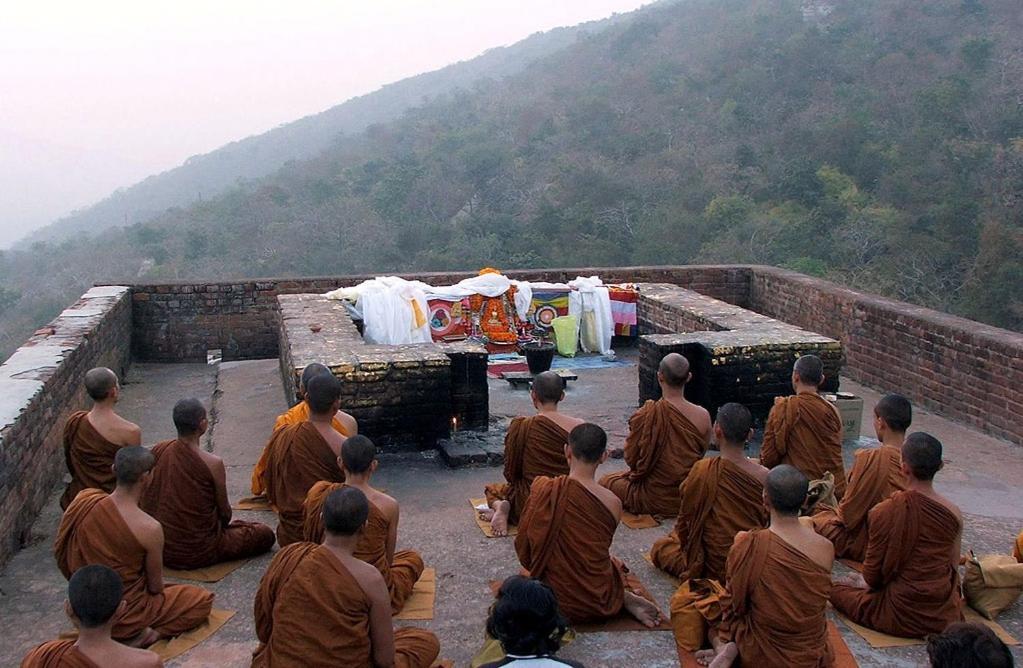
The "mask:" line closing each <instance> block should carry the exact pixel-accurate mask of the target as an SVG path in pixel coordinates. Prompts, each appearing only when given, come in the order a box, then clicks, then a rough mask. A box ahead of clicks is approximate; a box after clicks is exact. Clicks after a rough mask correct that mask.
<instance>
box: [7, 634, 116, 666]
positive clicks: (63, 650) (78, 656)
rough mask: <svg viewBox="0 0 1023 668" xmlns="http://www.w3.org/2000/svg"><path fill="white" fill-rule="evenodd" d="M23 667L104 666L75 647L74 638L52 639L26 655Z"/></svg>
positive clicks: (22, 663) (22, 662)
mask: <svg viewBox="0 0 1023 668" xmlns="http://www.w3.org/2000/svg"><path fill="white" fill-rule="evenodd" d="M21 668H103V667H102V666H100V665H99V664H98V663H96V662H94V661H93V660H92V659H90V658H89V657H87V656H85V655H84V654H82V653H81V652H80V651H79V650H78V648H77V647H75V641H74V640H51V641H50V642H47V643H43V644H42V645H39V646H38V647H36V648H35V649H33V650H32V651H31V652H29V653H28V654H26V655H25V658H24V659H23V660H22V661H21Z"/></svg>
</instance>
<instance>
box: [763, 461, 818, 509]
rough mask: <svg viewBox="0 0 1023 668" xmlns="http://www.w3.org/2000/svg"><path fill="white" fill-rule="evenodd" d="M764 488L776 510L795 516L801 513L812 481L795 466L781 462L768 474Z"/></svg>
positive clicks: (772, 506)
mask: <svg viewBox="0 0 1023 668" xmlns="http://www.w3.org/2000/svg"><path fill="white" fill-rule="evenodd" d="M764 488H765V489H766V491H767V498H768V500H769V501H770V502H771V508H773V509H774V511H775V512H777V513H778V514H779V515H788V516H793V515H799V510H800V509H801V508H802V507H803V503H805V502H806V493H807V491H808V490H809V489H810V481H809V480H808V479H807V477H806V476H805V475H803V473H802V472H801V471H800V470H799V469H797V468H796V467H795V466H789V465H788V464H779V465H778V466H775V467H774V468H773V469H771V472H770V473H768V474H767V482H766V483H764Z"/></svg>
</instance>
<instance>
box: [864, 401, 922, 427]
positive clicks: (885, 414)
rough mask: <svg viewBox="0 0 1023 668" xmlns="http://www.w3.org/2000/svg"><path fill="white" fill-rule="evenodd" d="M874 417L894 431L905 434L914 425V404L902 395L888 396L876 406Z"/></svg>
mask: <svg viewBox="0 0 1023 668" xmlns="http://www.w3.org/2000/svg"><path fill="white" fill-rule="evenodd" d="M874 415H876V416H877V417H879V418H881V419H882V420H884V421H885V424H887V425H888V426H889V427H890V428H891V429H892V430H894V431H901V432H905V431H906V430H907V429H909V425H911V424H913V404H911V403H909V399H907V398H906V397H904V396H902V395H901V394H886V395H885V396H883V397H881V401H879V402H877V405H876V406H874Z"/></svg>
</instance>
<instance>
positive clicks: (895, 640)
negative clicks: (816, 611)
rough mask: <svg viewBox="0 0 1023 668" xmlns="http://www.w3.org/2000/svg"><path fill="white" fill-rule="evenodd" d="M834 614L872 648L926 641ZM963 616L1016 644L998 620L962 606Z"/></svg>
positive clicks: (1011, 643)
mask: <svg viewBox="0 0 1023 668" xmlns="http://www.w3.org/2000/svg"><path fill="white" fill-rule="evenodd" d="M835 616H836V617H838V618H839V619H840V620H842V623H843V624H845V625H846V626H847V627H849V629H850V630H852V631H854V632H855V633H856V635H858V636H859V637H861V638H863V639H864V640H866V641H867V644H868V645H870V646H871V647H873V648H874V649H886V648H889V647H912V646H914V645H924V644H926V641H925V640H924V639H923V638H900V637H899V636H891V635H888V634H887V633H882V632H880V631H875V630H874V629H868V628H867V627H866V626H860V625H859V624H857V623H856V622H854V621H852V620H851V619H849V618H848V617H846V616H845V615H843V614H842V613H840V612H839V611H837V610H835ZM963 617H964V618H965V619H966V621H968V622H971V623H975V624H983V625H984V626H986V627H988V628H989V629H991V630H992V631H994V632H995V635H997V636H998V637H999V638H1000V639H1001V640H1002V642H1004V643H1005V644H1006V645H1018V644H1019V641H1018V640H1016V638H1014V637H1013V636H1012V635H1010V634H1009V632H1008V631H1006V630H1005V628H1004V627H1002V625H1001V624H999V623H998V622H993V621H991V620H990V619H985V618H984V617H981V616H980V613H978V612H977V611H976V610H974V609H973V608H971V607H968V606H964V607H963Z"/></svg>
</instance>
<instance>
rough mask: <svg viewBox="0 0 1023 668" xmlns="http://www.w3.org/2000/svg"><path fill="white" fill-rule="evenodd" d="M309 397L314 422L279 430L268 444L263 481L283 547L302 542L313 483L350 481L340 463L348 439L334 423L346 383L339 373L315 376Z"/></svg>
mask: <svg viewBox="0 0 1023 668" xmlns="http://www.w3.org/2000/svg"><path fill="white" fill-rule="evenodd" d="M306 401H307V402H309V410H310V414H309V420H308V421H307V422H299V423H298V424H296V425H292V426H290V427H284V428H283V429H279V430H278V431H276V432H275V433H274V437H273V439H272V440H271V441H270V444H269V445H268V446H267V467H266V471H264V473H263V482H264V483H265V485H266V495H267V498H269V499H270V503H271V504H272V505H273V507H274V509H275V510H276V511H277V518H278V523H277V542H278V543H279V544H280V546H281V547H284V546H285V545H289V544H291V543H294V542H297V541H300V540H302V506H303V505H304V504H305V497H306V495H307V494H308V493H309V490H310V489H311V488H312V486H313V485H315V484H316V483H318V482H319V481H321V480H326V481H328V482H344V480H345V477H344V475H343V474H342V473H341V469H340V468H338V465H337V458H338V457H340V456H341V444H342V443H343V442H344V438H343V437H342V436H341V434H339V433H337V432H336V431H335V430H334V428H333V427H332V426H331V421H332V420H333V419H334V414H335V413H337V409H338V406H340V405H341V383H340V382H339V381H338V379H337V378H335V377H334V376H315V377H314V378H313V379H312V380H310V381H309V388H308V391H307V392H306Z"/></svg>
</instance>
